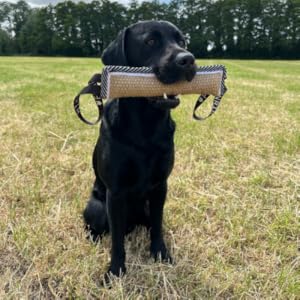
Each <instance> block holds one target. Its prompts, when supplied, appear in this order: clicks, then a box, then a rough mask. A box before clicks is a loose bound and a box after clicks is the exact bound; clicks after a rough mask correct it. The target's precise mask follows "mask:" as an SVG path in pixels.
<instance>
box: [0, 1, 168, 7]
mask: <svg viewBox="0 0 300 300" xmlns="http://www.w3.org/2000/svg"><path fill="white" fill-rule="evenodd" d="M2 1H4V0H0V2H2ZM5 1H7V2H14V3H15V2H18V0H5ZM25 1H26V2H27V3H29V4H30V5H31V6H41V5H47V4H50V3H51V4H56V3H58V2H62V1H63V0H30V1H27V0H25ZM73 1H74V2H79V1H80V0H73ZM81 1H83V2H91V0H81ZM114 1H116V2H120V3H123V4H127V3H129V2H130V0H114ZM140 2H142V1H140ZM162 2H166V1H162Z"/></svg>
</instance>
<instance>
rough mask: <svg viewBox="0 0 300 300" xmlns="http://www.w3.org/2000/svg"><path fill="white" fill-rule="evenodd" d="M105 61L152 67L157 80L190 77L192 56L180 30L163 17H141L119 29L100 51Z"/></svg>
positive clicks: (192, 68)
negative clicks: (147, 19)
mask: <svg viewBox="0 0 300 300" xmlns="http://www.w3.org/2000/svg"><path fill="white" fill-rule="evenodd" d="M102 61H103V63H104V64H105V65H121V66H130V67H142V66H146V67H152V68H153V71H154V73H155V74H156V76H157V78H158V80H160V81H161V82H163V83H166V84H168V83H174V82H176V81H179V80H182V79H186V80H188V81H190V80H192V79H193V77H194V76H195V73H196V66H195V58H194V56H193V55H192V54H191V53H190V52H189V51H187V50H186V42H185V38H184V36H183V34H182V33H181V31H180V30H179V29H178V28H177V27H176V26H174V25H173V24H171V23H170V22H165V21H143V22H138V23H136V24H133V25H131V26H130V27H128V28H126V29H124V30H123V31H121V32H120V33H119V35H118V37H117V38H116V40H114V41H113V42H111V43H110V45H109V46H108V47H107V48H106V49H105V51H104V53H103V55H102Z"/></svg>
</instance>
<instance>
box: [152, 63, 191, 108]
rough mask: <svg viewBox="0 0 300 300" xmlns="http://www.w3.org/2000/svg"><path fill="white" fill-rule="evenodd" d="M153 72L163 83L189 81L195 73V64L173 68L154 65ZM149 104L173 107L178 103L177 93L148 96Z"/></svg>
mask: <svg viewBox="0 0 300 300" xmlns="http://www.w3.org/2000/svg"><path fill="white" fill-rule="evenodd" d="M153 72H154V74H155V76H156V78H157V79H158V80H159V81H160V82H162V83H164V84H172V83H176V82H178V81H181V80H187V81H191V80H193V78H194V77H195V75H196V65H192V66H190V67H189V68H185V69H184V70H182V69H178V68H177V69H176V68H175V69H174V68H173V67H172V66H168V65H166V66H163V67H159V66H155V67H153ZM150 101H151V104H153V105H154V106H156V107H159V108H162V109H173V108H175V107H177V106H178V105H179V103H180V100H179V97H178V95H166V94H165V95H164V96H161V97H153V98H150Z"/></svg>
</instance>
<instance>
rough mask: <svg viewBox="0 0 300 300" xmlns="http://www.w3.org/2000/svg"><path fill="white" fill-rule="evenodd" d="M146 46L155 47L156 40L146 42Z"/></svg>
mask: <svg viewBox="0 0 300 300" xmlns="http://www.w3.org/2000/svg"><path fill="white" fill-rule="evenodd" d="M146 44H147V45H148V46H151V47H152V46H154V44H155V40H154V39H150V40H146Z"/></svg>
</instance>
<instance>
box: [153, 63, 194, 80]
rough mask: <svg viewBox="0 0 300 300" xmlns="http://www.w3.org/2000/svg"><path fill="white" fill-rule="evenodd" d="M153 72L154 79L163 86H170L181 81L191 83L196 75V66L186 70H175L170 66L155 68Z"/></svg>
mask: <svg viewBox="0 0 300 300" xmlns="http://www.w3.org/2000/svg"><path fill="white" fill-rule="evenodd" d="M153 72H154V74H155V76H156V78H157V79H158V80H159V81H160V82H162V83H164V84H172V83H176V82H178V81H181V80H186V81H192V80H193V78H194V77H195V75H196V65H195V64H194V65H191V66H189V67H187V68H184V69H182V68H175V67H173V66H172V65H166V66H155V67H153Z"/></svg>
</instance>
